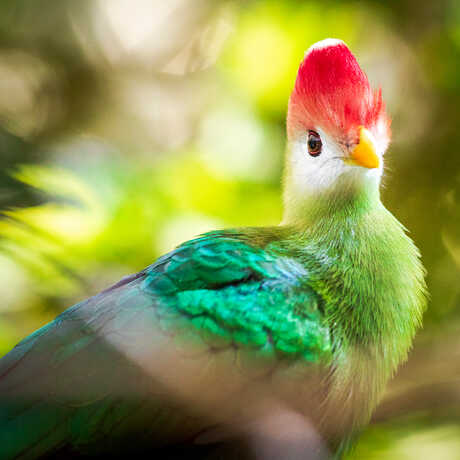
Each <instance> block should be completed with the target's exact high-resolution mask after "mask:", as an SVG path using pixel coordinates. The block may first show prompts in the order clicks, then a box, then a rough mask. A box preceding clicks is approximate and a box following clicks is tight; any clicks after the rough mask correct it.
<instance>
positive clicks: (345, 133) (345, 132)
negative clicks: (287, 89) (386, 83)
mask: <svg viewBox="0 0 460 460" xmlns="http://www.w3.org/2000/svg"><path fill="white" fill-rule="evenodd" d="M359 126H364V127H366V128H368V129H372V128H377V131H378V133H379V134H384V135H386V136H387V137H389V134H390V133H389V126H390V120H389V119H388V118H387V116H386V114H385V105H384V103H383V101H382V92H381V90H380V89H378V90H377V91H373V90H372V88H371V86H370V84H369V80H368V79H367V76H366V74H365V73H364V72H363V71H362V70H361V68H360V66H359V64H358V62H357V60H356V58H355V57H354V56H353V54H352V53H351V51H350V50H349V49H348V47H347V46H346V45H345V43H343V42H342V41H340V40H331V39H328V40H323V41H322V42H319V43H316V44H315V45H313V46H312V47H311V48H310V49H309V50H308V51H307V53H306V55H305V58H304V60H303V62H302V63H301V64H300V68H299V71H298V74H297V79H296V82H295V87H294V90H293V91H292V94H291V98H290V100H289V110H288V135H289V136H290V137H291V136H292V135H293V134H294V133H295V132H298V131H299V130H302V131H304V130H306V129H315V128H316V127H320V128H323V129H324V130H325V131H326V132H327V133H329V134H330V135H332V136H335V137H337V138H339V139H340V140H341V141H343V142H351V141H352V140H353V139H352V138H354V137H355V136H356V135H357V131H358V128H359Z"/></svg>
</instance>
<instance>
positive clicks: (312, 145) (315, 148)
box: [307, 131, 323, 157]
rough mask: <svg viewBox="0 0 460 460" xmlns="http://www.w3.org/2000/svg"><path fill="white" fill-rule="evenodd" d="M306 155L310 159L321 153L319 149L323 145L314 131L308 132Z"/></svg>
mask: <svg viewBox="0 0 460 460" xmlns="http://www.w3.org/2000/svg"><path fill="white" fill-rule="evenodd" d="M307 144H308V153H309V154H310V155H311V156H312V157H317V156H318V155H319V154H320V153H321V148H322V146H323V143H322V142H321V137H319V134H318V133H317V132H316V131H308V141H307Z"/></svg>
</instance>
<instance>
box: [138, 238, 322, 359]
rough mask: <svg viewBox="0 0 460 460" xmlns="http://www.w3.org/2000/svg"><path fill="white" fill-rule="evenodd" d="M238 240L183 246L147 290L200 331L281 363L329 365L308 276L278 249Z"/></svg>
mask: <svg viewBox="0 0 460 460" xmlns="http://www.w3.org/2000/svg"><path fill="white" fill-rule="evenodd" d="M240 238H241V237H238V235H237V234H236V235H232V233H229V232H228V233H219V232H212V233H209V234H207V235H204V236H203V237H201V238H198V239H195V240H192V241H189V242H187V243H185V244H183V245H182V246H180V247H179V248H177V249H176V250H175V251H173V252H172V253H170V254H168V255H166V256H164V257H162V258H161V259H159V260H158V261H157V262H156V263H155V264H153V265H152V266H151V267H149V268H148V269H147V270H146V277H145V279H144V281H143V284H142V288H143V289H145V290H146V291H148V292H151V293H152V295H154V296H155V297H158V298H160V299H161V300H162V302H161V303H162V309H164V310H165V311H171V310H173V311H175V312H176V313H177V314H178V315H182V316H185V317H187V318H188V319H189V320H190V322H191V324H192V325H193V327H194V328H195V329H196V330H197V331H199V332H201V331H202V332H203V333H206V334H210V333H211V334H215V335H216V336H217V337H221V338H222V339H229V340H232V341H233V342H234V343H237V344H239V345H242V346H252V347H259V348H260V349H261V350H263V351H264V352H266V353H273V354H278V355H280V356H281V355H285V356H290V357H302V358H303V359H306V360H308V361H311V362H317V361H319V360H321V359H323V358H326V357H327V356H328V355H329V353H330V338H329V331H328V328H327V327H326V325H325V323H324V319H323V315H322V310H321V299H320V298H319V297H318V296H317V294H316V293H315V292H314V291H313V290H312V289H311V288H310V287H309V285H308V273H307V272H306V271H305V269H304V268H303V267H302V265H300V263H299V262H297V261H296V260H295V259H293V258H291V257H286V256H283V255H282V252H281V251H279V250H277V248H276V244H271V245H270V247H268V248H264V249H261V248H257V247H253V246H250V245H248V244H247V242H245V241H244V239H243V240H242V239H240Z"/></svg>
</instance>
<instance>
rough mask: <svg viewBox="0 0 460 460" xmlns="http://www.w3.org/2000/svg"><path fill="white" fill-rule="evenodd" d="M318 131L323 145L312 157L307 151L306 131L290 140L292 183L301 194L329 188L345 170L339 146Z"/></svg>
mask: <svg viewBox="0 0 460 460" xmlns="http://www.w3.org/2000/svg"><path fill="white" fill-rule="evenodd" d="M318 133H319V134H320V136H321V139H322V142H323V147H322V150H321V154H320V155H318V156H317V157H312V156H311V155H310V154H309V153H308V148H307V136H308V134H307V133H305V135H303V136H301V137H300V138H298V139H297V140H295V141H293V142H291V144H290V146H289V148H290V159H289V161H290V171H291V180H292V185H293V186H294V187H295V188H296V190H297V192H298V193H301V194H306V193H307V194H308V193H311V192H315V191H319V190H325V189H328V188H330V187H331V186H332V185H333V184H334V183H335V181H336V180H337V178H338V177H339V176H340V175H341V174H343V173H344V172H345V170H346V165H345V163H343V161H342V160H341V159H340V157H341V156H343V152H342V151H341V150H340V148H338V147H337V146H336V144H335V143H333V142H331V141H330V140H329V139H328V138H327V136H325V135H324V133H322V132H321V131H320V130H318Z"/></svg>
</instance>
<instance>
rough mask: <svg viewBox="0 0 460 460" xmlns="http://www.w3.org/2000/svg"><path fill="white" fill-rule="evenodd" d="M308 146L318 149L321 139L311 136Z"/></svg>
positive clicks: (311, 148)
mask: <svg viewBox="0 0 460 460" xmlns="http://www.w3.org/2000/svg"><path fill="white" fill-rule="evenodd" d="M308 147H310V150H313V151H315V150H317V149H318V148H319V139H317V138H316V137H313V136H310V139H308Z"/></svg>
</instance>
